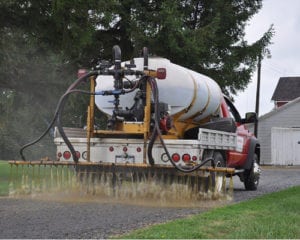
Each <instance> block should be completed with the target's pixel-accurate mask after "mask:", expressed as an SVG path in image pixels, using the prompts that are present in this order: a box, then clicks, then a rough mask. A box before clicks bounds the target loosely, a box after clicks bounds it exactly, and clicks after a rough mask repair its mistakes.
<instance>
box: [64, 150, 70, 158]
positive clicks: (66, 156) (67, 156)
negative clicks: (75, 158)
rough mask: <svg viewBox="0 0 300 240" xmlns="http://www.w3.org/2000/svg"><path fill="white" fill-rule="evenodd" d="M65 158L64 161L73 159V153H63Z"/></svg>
mask: <svg viewBox="0 0 300 240" xmlns="http://www.w3.org/2000/svg"><path fill="white" fill-rule="evenodd" d="M63 157H64V159H66V160H68V159H70V158H71V153H70V152H69V151H65V152H64V153H63Z"/></svg>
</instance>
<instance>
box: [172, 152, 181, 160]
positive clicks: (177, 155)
mask: <svg viewBox="0 0 300 240" xmlns="http://www.w3.org/2000/svg"><path fill="white" fill-rule="evenodd" d="M172 160H173V161H174V162H179V160H180V155H179V154H178V153H174V154H173V155H172Z"/></svg>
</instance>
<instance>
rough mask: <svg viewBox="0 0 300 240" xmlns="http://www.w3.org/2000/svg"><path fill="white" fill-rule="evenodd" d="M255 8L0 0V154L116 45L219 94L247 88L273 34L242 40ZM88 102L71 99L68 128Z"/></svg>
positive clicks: (160, 1) (171, 1)
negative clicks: (202, 80)
mask: <svg viewBox="0 0 300 240" xmlns="http://www.w3.org/2000/svg"><path fill="white" fill-rule="evenodd" d="M261 6H262V0H253V1H248V0H242V1H235V0H230V1H223V0H215V1H210V0H187V1H182V0H151V1H150V0H141V1H134V0H122V1H120V0H112V1H106V0H76V1H75V0H54V1H50V0H44V1H31V0H9V1H1V3H0V12H1V14H0V54H1V58H0V76H1V78H0V89H1V91H0V94H1V95H2V96H1V103H0V105H1V106H2V108H4V109H5V111H4V112H3V113H2V114H1V116H0V120H1V123H0V125H1V126H2V127H1V132H0V134H2V136H4V135H3V134H5V138H4V137H1V139H0V145H1V146H4V148H3V149H4V150H1V151H2V152H1V154H4V153H3V152H4V151H5V155H0V157H3V156H5V157H8V156H9V157H10V158H12V157H13V158H14V157H16V152H17V151H16V150H17V146H19V145H22V144H24V143H25V142H26V141H25V142H24V136H26V137H27V138H29V139H31V138H32V137H34V136H37V133H38V132H40V131H41V129H44V128H45V127H46V126H47V124H45V119H47V121H48V122H49V121H50V118H51V115H52V114H53V112H54V109H55V106H56V103H57V102H58V99H59V97H60V96H61V94H62V93H63V92H64V91H65V90H66V89H67V87H68V85H69V84H70V83H71V82H73V81H74V79H75V77H76V76H75V73H76V69H77V68H79V67H91V66H93V64H94V63H92V62H91V60H92V59H97V58H98V57H101V58H102V59H111V48H112V47H113V46H114V45H115V44H118V45H120V47H121V49H122V56H123V59H124V60H125V59H129V58H131V57H133V56H136V55H139V53H140V50H141V49H142V47H143V46H148V47H149V49H150V52H151V53H152V54H153V55H159V56H163V57H166V58H169V59H170V60H171V61H172V62H174V63H177V64H180V65H183V66H185V67H188V68H191V69H193V70H195V71H198V72H201V73H203V74H206V75H208V76H210V77H212V78H213V79H215V80H216V81H217V82H218V83H219V84H220V86H221V87H222V89H223V90H224V92H225V93H228V94H235V93H236V91H239V90H243V89H245V87H246V86H247V84H248V83H249V81H250V77H251V74H252V73H253V71H254V69H255V66H256V63H257V59H258V56H260V55H263V54H264V53H266V52H268V49H267V47H268V45H269V44H270V41H271V38H272V36H273V32H274V30H273V26H271V27H270V29H269V30H267V32H266V33H265V34H264V35H263V36H262V37H261V39H258V40H257V42H256V43H254V44H251V45H249V44H248V43H247V42H246V41H245V40H244V34H245V33H244V28H245V25H246V23H247V21H249V19H250V18H251V17H252V16H253V15H254V14H255V13H257V12H258V11H259V9H260V8H261ZM7 91H11V92H12V93H13V95H14V97H13V98H9V97H8V96H7V95H6V93H5V92H7ZM87 102H88V100H87V98H86V97H81V96H80V97H79V96H72V97H70V99H69V101H68V104H67V106H66V111H65V112H66V114H65V116H66V117H65V118H64V123H65V125H66V126H82V125H84V124H85V123H84V122H85V121H84V120H83V119H85V115H86V104H87ZM8 109H9V110H8ZM7 111H8V112H7ZM97 114H99V113H97ZM99 117H100V118H102V115H101V114H99Z"/></svg>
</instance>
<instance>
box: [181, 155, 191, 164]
mask: <svg viewBox="0 0 300 240" xmlns="http://www.w3.org/2000/svg"><path fill="white" fill-rule="evenodd" d="M182 160H183V161H184V162H189V161H191V156H190V154H187V153H185V154H183V155H182Z"/></svg>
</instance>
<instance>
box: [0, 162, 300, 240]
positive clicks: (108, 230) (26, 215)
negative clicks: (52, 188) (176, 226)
mask: <svg viewBox="0 0 300 240" xmlns="http://www.w3.org/2000/svg"><path fill="white" fill-rule="evenodd" d="M295 185H300V168H271V167H265V168H264V169H263V173H262V177H261V182H260V186H259V189H258V190H257V191H244V186H243V184H242V183H240V182H239V179H238V178H237V177H235V178H234V201H243V200H247V199H250V198H254V197H257V196H260V195H263V194H265V193H269V192H274V191H278V190H281V189H284V188H287V187H290V186H295ZM203 211H206V209H203V208H162V207H145V206H131V205H122V204H114V203H96V202H89V203H84V202H76V203H74V202H54V201H41V200H31V199H10V198H0V238H108V237H109V236H111V235H113V234H117V233H124V232H128V231H129V230H131V229H136V228H139V227H142V226H146V225H149V224H153V223H159V222H165V221H167V220H171V219H175V218H180V217H184V216H187V215H190V214H196V213H200V212H203Z"/></svg>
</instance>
